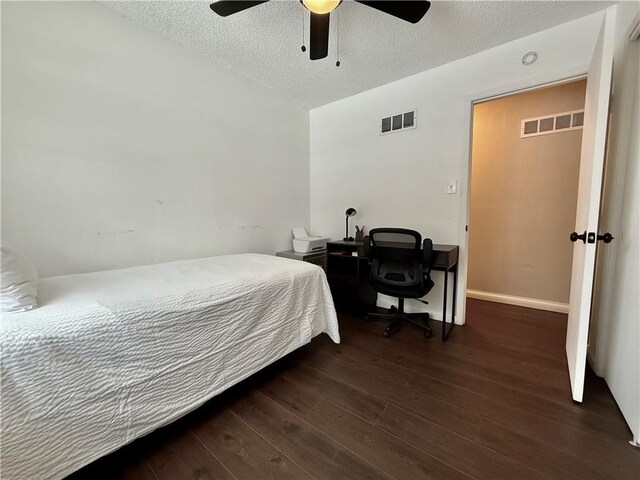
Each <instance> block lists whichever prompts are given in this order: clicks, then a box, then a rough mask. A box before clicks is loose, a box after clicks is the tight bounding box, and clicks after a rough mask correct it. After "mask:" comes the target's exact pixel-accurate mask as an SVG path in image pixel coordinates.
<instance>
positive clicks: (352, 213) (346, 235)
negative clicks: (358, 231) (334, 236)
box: [343, 208, 358, 242]
mask: <svg viewBox="0 0 640 480" xmlns="http://www.w3.org/2000/svg"><path fill="white" fill-rule="evenodd" d="M357 213H358V212H356V209H355V208H347V211H346V212H345V213H344V214H345V216H346V218H345V230H344V239H343V240H344V241H345V242H352V241H353V237H350V236H349V217H355V216H356V214H357Z"/></svg>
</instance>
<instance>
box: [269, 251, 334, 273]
mask: <svg viewBox="0 0 640 480" xmlns="http://www.w3.org/2000/svg"><path fill="white" fill-rule="evenodd" d="M276 257H284V258H291V259H293V260H300V261H303V262H309V263H313V264H315V265H319V266H320V267H322V269H323V270H325V271H326V270H327V251H326V250H320V251H315V252H309V253H298V252H294V251H293V250H287V251H286V252H278V253H276Z"/></svg>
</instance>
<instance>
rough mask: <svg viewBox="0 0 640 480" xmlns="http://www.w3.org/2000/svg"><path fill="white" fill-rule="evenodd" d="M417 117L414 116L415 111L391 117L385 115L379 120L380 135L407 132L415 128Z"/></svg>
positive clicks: (395, 114)
mask: <svg viewBox="0 0 640 480" xmlns="http://www.w3.org/2000/svg"><path fill="white" fill-rule="evenodd" d="M417 120H418V117H417V115H416V109H415V108H414V109H413V110H410V111H408V112H402V113H394V114H393V115H387V116H386V117H383V118H382V120H380V125H378V127H379V128H380V135H387V134H388V133H394V132H399V131H400V130H407V129H409V128H416V127H417Z"/></svg>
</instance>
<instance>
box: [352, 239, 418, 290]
mask: <svg viewBox="0 0 640 480" xmlns="http://www.w3.org/2000/svg"><path fill="white" fill-rule="evenodd" d="M421 245H422V236H421V235H420V233H419V232H416V231H415V230H408V229H406V228H374V229H372V230H371V231H370V232H369V235H368V239H367V241H366V242H365V244H364V248H365V253H366V255H367V257H369V260H371V282H372V286H373V287H374V288H375V286H376V284H382V285H388V286H390V287H400V288H402V287H413V286H416V285H420V284H421V283H422V282H423V278H424V272H423V254H422V252H421Z"/></svg>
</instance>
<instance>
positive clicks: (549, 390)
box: [69, 300, 640, 480]
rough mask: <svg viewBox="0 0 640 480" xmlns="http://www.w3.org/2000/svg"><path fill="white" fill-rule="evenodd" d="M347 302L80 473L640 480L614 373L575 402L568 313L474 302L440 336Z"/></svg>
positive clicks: (589, 385)
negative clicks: (227, 384) (301, 336)
mask: <svg viewBox="0 0 640 480" xmlns="http://www.w3.org/2000/svg"><path fill="white" fill-rule="evenodd" d="M432 325H433V330H434V338H432V339H425V338H424V337H423V335H422V332H421V331H420V330H419V329H417V328H413V326H412V325H406V326H405V327H404V328H402V329H401V330H400V331H398V332H397V333H396V334H394V335H393V336H392V337H391V338H389V339H384V338H382V336H381V335H382V332H383V331H384V327H385V325H384V323H381V322H367V321H365V320H364V319H363V318H361V317H357V316H355V315H353V314H349V313H340V334H341V338H342V344H340V345H336V344H334V343H333V342H331V340H330V339H329V338H328V337H327V336H325V335H322V336H320V337H318V338H316V339H314V340H313V341H312V342H311V344H309V345H307V346H305V347H303V348H301V349H299V350H297V351H295V352H293V353H292V354H290V355H288V356H287V357H285V358H284V359H281V360H280V361H278V362H276V363H274V364H272V365H271V366H269V367H267V368H265V369H263V370H262V371H261V372H259V373H257V374H256V375H254V376H252V377H250V378H249V379H247V380H245V381H244V382H242V383H241V384H240V385H237V386H235V387H233V388H231V389H229V390H228V391H226V392H224V393H223V394H221V395H219V396H218V397H216V398H215V399H213V400H211V401H210V402H208V403H207V404H205V405H204V406H202V407H200V408H199V409H197V410H196V411H195V412H192V413H191V414H189V415H188V416H187V417H185V418H183V419H182V420H180V421H178V422H176V423H174V424H173V425H170V426H168V427H165V428H161V429H159V430H157V431H155V432H153V433H152V434H150V435H148V436H146V437H144V438H142V439H139V440H137V441H135V442H133V443H132V444H130V445H127V446H125V447H123V448H121V449H120V450H119V451H117V452H115V453H113V454H111V455H108V456H106V457H104V458H102V459H100V460H98V461H96V462H94V463H93V464H91V465H89V466H87V467H85V468H83V469H82V470H80V471H79V472H76V473H75V474H73V475H72V476H71V477H69V478H71V479H72V480H84V479H95V478H98V479H108V478H126V479H134V478H135V479H143V480H146V479H149V480H164V479H176V480H182V479H185V480H186V479H203V480H204V479H212V478H220V479H234V480H235V479H238V480H243V479H253V478H260V479H262V478H282V479H288V478H292V479H293V478H295V479H298V478H308V479H309V478H316V479H325V478H326V479H331V480H334V479H336V478H341V479H342V478H354V479H356V478H357V479H360V478H373V479H376V478H389V479H391V478H395V479H398V480H400V479H404V478H408V479H409V478H410V479H414V478H415V479H416V480H417V479H419V478H456V479H460V478H463V479H466V480H470V479H473V480H493V479H503V478H504V479H516V478H518V479H526V480H535V479H540V480H556V479H557V480H564V479H581V480H582V479H585V480H591V479H611V480H613V479H615V480H627V479H629V480H637V479H638V478H640V451H638V450H637V449H634V448H633V447H631V446H629V444H628V443H627V440H629V439H630V438H631V434H630V431H629V429H628V427H627V425H626V423H625V421H624V418H623V417H622V415H621V413H620V411H619V409H618V407H617V405H616V404H615V401H614V400H613V397H612V395H611V393H610V392H609V389H608V388H607V386H606V383H605V382H604V381H603V380H602V379H600V378H597V377H595V375H593V373H592V372H588V373H587V377H586V383H585V402H584V403H583V404H577V403H575V402H573V401H572V400H571V395H570V394H569V382H568V379H567V367H566V360H565V353H564V336H565V331H566V315H562V314H557V313H553V312H542V311H537V310H533V309H528V308H523V307H515V306H509V305H501V304H496V303H491V302H483V301H479V300H469V302H468V305H467V324H466V325H465V326H464V327H455V328H454V329H453V331H452V333H451V335H450V337H449V340H448V341H447V342H445V343H442V342H440V341H439V338H438V335H439V333H440V332H439V329H440V327H441V324H440V322H432Z"/></svg>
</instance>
